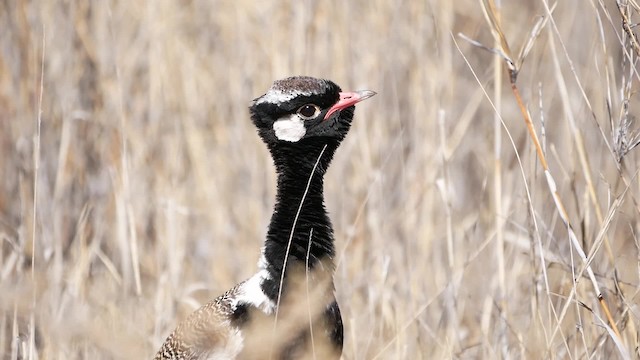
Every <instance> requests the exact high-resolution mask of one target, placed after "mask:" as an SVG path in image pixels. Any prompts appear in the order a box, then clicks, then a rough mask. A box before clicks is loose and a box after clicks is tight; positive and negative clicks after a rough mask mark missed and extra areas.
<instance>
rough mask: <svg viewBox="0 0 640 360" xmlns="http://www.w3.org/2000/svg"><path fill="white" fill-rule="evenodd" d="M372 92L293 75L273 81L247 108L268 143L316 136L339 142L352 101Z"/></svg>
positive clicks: (351, 110)
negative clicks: (346, 88) (344, 88)
mask: <svg viewBox="0 0 640 360" xmlns="http://www.w3.org/2000/svg"><path fill="white" fill-rule="evenodd" d="M375 94H376V93H375V92H373V91H370V90H362V91H355V92H343V91H342V90H341V89H340V87H339V86H338V85H336V84H335V83H334V82H332V81H329V80H324V79H316V78H312V77H307V76H295V77H289V78H286V79H282V80H277V81H275V82H274V83H273V85H272V86H271V88H270V89H269V90H268V91H267V93H266V94H264V95H262V96H260V97H258V98H257V99H255V100H254V101H253V103H252V104H251V107H250V108H249V109H250V112H251V119H252V121H253V123H254V125H255V126H256V127H257V128H258V133H259V134H260V137H262V139H263V140H264V141H265V142H266V143H267V145H269V146H270V147H271V146H273V145H277V144H282V143H289V144H293V143H304V142H305V141H307V139H318V138H324V139H328V140H329V139H330V140H332V141H334V142H336V143H339V142H340V141H342V139H344V137H345V136H346V135H347V132H348V131H349V127H350V126H351V121H352V120H353V111H354V109H355V106H354V105H355V104H356V103H358V102H360V101H362V100H365V99H367V98H370V97H371V96H373V95H375Z"/></svg>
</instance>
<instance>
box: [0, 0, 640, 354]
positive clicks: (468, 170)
mask: <svg viewBox="0 0 640 360" xmlns="http://www.w3.org/2000/svg"><path fill="white" fill-rule="evenodd" d="M502 3H503V4H502V5H503V7H502V8H501V9H500V13H501V16H502V21H503V26H504V33H505V35H506V37H507V40H508V41H509V43H510V45H511V48H512V50H513V52H514V53H517V50H518V49H519V48H520V46H521V44H522V43H523V42H524V41H525V40H526V39H527V38H528V37H529V35H528V34H529V32H530V30H531V28H532V27H533V25H534V24H535V22H536V21H537V19H538V17H539V16H541V15H545V14H546V10H545V7H544V0H540V1H526V0H521V1H503V2H502ZM481 9H482V7H481V4H480V2H478V1H470V0H456V1H435V0H432V1H406V2H392V1H378V0H362V1H324V2H319V1H296V2H291V3H289V4H288V3H285V2H278V1H262V2H253V1H240V0H230V1H222V0H221V1H204V0H202V1H199V0H193V1H187V0H185V1H112V0H107V1H88V0H79V1H49V0H44V1H28V0H16V1H4V2H2V5H0V358H2V359H15V358H26V359H36V358H39V359H143V358H150V357H152V355H153V353H154V351H155V350H156V349H157V347H158V346H159V344H161V342H162V341H163V339H164V337H165V336H166V335H167V334H168V333H169V332H170V331H171V329H173V327H174V326H175V324H176V322H177V321H178V320H179V319H182V318H184V316H185V315H186V314H188V313H189V312H190V311H192V310H193V309H195V308H196V307H197V306H199V305H200V304H202V303H203V302H205V301H206V300H207V299H209V298H212V297H214V296H216V295H218V294H220V293H221V292H223V291H224V290H226V289H228V288H229V287H231V286H233V285H234V284H235V283H237V282H238V281H240V280H243V279H245V278H247V277H248V276H250V275H251V274H252V273H253V272H254V271H255V269H256V261H257V259H258V255H259V248H260V245H261V241H262V239H263V237H264V234H265V230H266V226H267V223H268V220H269V217H270V213H271V210H272V205H273V196H274V189H275V183H274V180H275V178H274V169H273V167H272V165H271V163H270V158H269V155H268V153H267V151H266V149H265V146H264V145H263V144H262V143H261V142H260V140H259V138H258V136H257V135H256V133H255V130H254V128H253V127H252V125H251V123H250V121H249V119H248V111H247V107H248V105H249V102H250V100H251V99H253V98H254V97H256V96H259V95H261V94H263V93H264V92H265V91H266V90H267V89H268V87H269V86H270V84H271V82H272V81H273V80H275V79H278V78H282V77H286V76H290V75H298V74H304V75H312V76H317V77H325V78H328V79H331V80H334V81H335V82H337V83H338V84H340V85H341V86H342V87H343V88H344V89H349V90H356V89H371V90H375V91H377V92H378V95H377V96H376V97H374V98H372V99H370V100H367V101H366V102H364V103H362V104H361V105H358V109H357V111H356V119H355V122H354V126H353V128H352V130H351V133H350V134H349V136H348V137H347V139H346V140H345V142H344V143H343V145H342V146H341V148H340V149H339V151H338V152H337V154H336V157H335V160H334V163H333V165H332V167H331V169H330V170H329V173H328V174H327V177H326V187H327V191H326V203H327V207H328V209H329V210H330V213H331V217H332V219H333V222H334V226H335V230H336V239H337V240H336V246H337V249H338V257H337V262H338V267H337V272H336V276H335V283H336V287H337V297H338V300H339V302H340V306H341V308H342V314H343V318H344V319H343V320H344V323H345V333H346V339H345V347H344V355H343V357H344V358H345V359H371V358H379V359H440V358H463V359H476V358H485V359H497V358H511V359H514V358H530V359H539V358H552V359H587V358H591V359H613V358H621V357H622V356H623V355H622V354H623V353H624V352H626V353H627V354H628V355H629V356H630V357H634V356H639V353H638V346H639V345H640V341H639V335H638V323H639V322H640V306H638V303H639V302H640V295H638V287H639V285H640V279H639V274H640V260H639V259H640V255H639V250H638V249H639V247H640V235H639V233H640V210H639V209H640V206H639V205H638V204H639V203H640V182H639V181H638V178H637V177H636V171H637V170H638V169H639V168H640V167H639V165H640V163H639V161H640V154H639V152H640V149H635V150H632V151H631V152H630V153H629V154H627V155H626V156H625V157H624V159H623V161H622V163H621V164H618V163H617V161H616V156H615V154H614V150H615V149H616V148H618V147H619V146H618V145H616V141H615V140H614V138H615V135H614V134H615V133H616V132H617V129H618V128H619V126H620V122H621V119H625V118H628V119H630V120H633V119H634V117H635V115H636V113H637V110H638V106H637V105H636V104H635V103H636V102H637V100H638V95H637V94H636V92H637V90H638V85H639V83H640V82H639V81H638V79H639V77H638V74H637V73H636V72H635V71H636V69H635V65H636V64H635V61H636V56H635V55H633V54H632V50H631V48H630V47H629V46H627V45H628V41H627V42H625V45H623V43H622V39H623V37H624V36H625V35H624V32H623V30H622V27H621V22H620V15H619V12H618V9H617V7H616V5H615V2H614V1H612V0H604V1H602V2H600V1H596V0H588V1H561V2H559V4H558V6H557V8H556V9H555V11H554V13H553V20H554V22H553V23H547V26H546V27H545V28H544V29H543V30H542V31H541V34H540V37H539V38H538V39H537V41H536V42H535V43H534V46H533V49H532V51H531V53H530V54H529V55H528V57H527V58H526V60H525V62H524V65H523V67H522V71H521V73H520V76H519V78H518V86H519V88H520V91H521V93H522V96H523V98H524V101H525V102H526V106H527V107H528V110H529V111H530V113H531V115H532V118H533V121H534V124H535V127H536V129H537V131H538V134H539V135H540V136H541V141H542V143H543V146H544V149H545V151H546V155H547V157H548V159H549V163H550V170H551V173H552V174H553V176H554V177H555V180H556V183H557V186H558V193H559V195H560V197H561V198H562V200H563V202H564V204H565V206H566V207H567V212H568V213H569V216H570V221H571V222H572V224H573V226H574V228H575V230H576V233H577V235H578V238H579V239H580V241H581V242H582V246H583V247H584V249H585V251H586V252H587V253H589V251H591V250H592V248H594V243H595V242H596V240H597V239H598V233H599V232H600V231H601V229H603V228H606V229H607V230H606V235H607V242H608V244H609V245H610V248H611V250H612V253H611V255H612V257H611V256H610V255H609V254H608V253H607V246H605V245H602V246H601V247H599V248H598V249H597V250H596V251H597V252H596V253H595V256H594V257H593V262H592V265H593V269H594V271H595V273H596V275H597V279H598V281H599V284H600V286H601V287H602V290H603V293H604V296H605V299H606V301H607V303H608V304H609V307H610V308H611V310H612V313H613V314H612V315H613V318H614V319H615V320H616V321H617V322H618V323H617V326H618V328H619V329H620V331H621V335H622V338H621V342H620V345H621V346H620V348H618V347H616V345H615V343H614V341H613V340H612V338H611V336H610V334H609V333H608V331H607V329H606V327H604V326H603V324H604V323H603V322H601V320H600V319H604V318H605V317H604V314H603V312H602V310H601V308H600V307H599V306H598V303H597V300H596V296H595V293H594V291H593V287H592V286H591V284H590V282H589V281H588V279H587V278H585V277H582V278H579V279H578V282H577V283H574V282H573V280H572V279H573V278H574V276H577V275H575V274H576V273H578V272H580V271H581V270H582V265H583V264H582V262H581V260H580V259H579V258H578V256H577V253H576V252H575V251H574V250H573V251H572V247H571V246H570V244H569V240H568V237H567V230H566V228H565V227H564V226H563V224H562V221H561V219H560V217H559V215H558V212H557V210H556V207H555V205H554V202H553V199H552V197H551V194H550V192H549V189H548V187H547V185H546V182H545V180H544V175H543V172H542V169H541V167H540V163H539V162H538V161H537V160H536V155H535V150H534V147H533V145H532V142H531V139H530V138H529V135H528V133H527V132H526V128H525V125H524V121H523V118H522V115H521V114H520V112H519V110H518V108H517V107H516V103H515V100H514V97H513V94H512V93H511V90H510V87H509V85H508V81H507V79H506V72H504V69H500V70H499V71H498V72H495V68H494V62H493V59H494V56H493V55H492V54H491V53H489V52H487V51H485V50H482V49H481V48H479V47H475V46H472V45H471V44H470V43H469V42H467V41H465V40H463V39H462V38H461V37H460V36H458V33H464V34H465V35H466V36H468V37H470V38H473V39H476V40H478V41H481V42H482V43H483V44H485V45H487V46H494V44H493V38H492V35H491V31H490V27H489V26H488V25H487V22H486V21H485V18H484V16H483V13H482V10H481ZM630 15H631V16H633V18H632V19H631V20H632V21H639V19H640V17H638V16H636V13H635V11H634V10H632V12H631V13H630ZM456 42H457V43H458V45H459V46H460V50H458V49H457V48H456ZM463 57H466V58H467V59H468V61H469V64H470V65H469V66H468V65H467V64H465V61H464V58H463ZM43 60H44V61H43ZM630 61H632V62H633V66H630V65H629V63H630ZM501 64H502V62H501ZM42 70H44V72H42ZM472 71H473V72H475V73H476V75H477V77H478V80H479V82H478V81H476V79H474V77H473V74H472ZM496 81H499V85H500V88H501V89H502V92H498V93H496V90H495V89H496ZM483 88H484V90H485V91H486V92H487V93H486V94H485V93H483ZM490 100H491V101H493V103H494V104H497V106H500V107H501V110H500V114H501V115H502V118H503V119H504V125H505V128H501V127H498V131H497V133H498V135H499V139H500V140H499V143H500V147H499V148H498V152H497V153H496V150H495V148H496V122H495V121H496V120H495V114H496V111H495V110H494V109H493V108H492V106H491V103H490ZM626 102H628V105H629V114H628V116H626V115H625V113H624V105H625V103H626ZM500 104H501V105H500ZM571 121H573V122H575V124H576V126H575V127H572V126H571ZM543 124H544V126H543ZM638 129H640V124H637V123H631V125H630V127H629V131H628V133H627V135H626V138H627V139H630V138H631V136H632V135H633V134H632V132H633V131H636V132H637V131H638ZM507 132H508V133H509V134H510V135H511V137H512V138H513V143H511V142H510V140H509V137H508V134H507ZM38 135H39V136H38ZM580 137H583V138H584V146H583V148H584V149H585V150H586V155H587V160H588V167H587V166H586V165H585V163H582V162H581V161H580V158H579V155H578V154H579V151H578V150H579V148H580V147H581V146H582V145H581V144H580V143H579V141H578V140H577V139H579V138H580ZM496 154H497V155H496ZM516 155H519V157H520V160H521V161H522V166H520V163H519V162H518V160H517V157H516ZM618 169H619V170H618ZM588 180H590V181H591V183H592V184H593V186H592V187H591V189H593V190H594V195H595V198H592V197H591V196H590V193H589V190H590V187H589V186H588V183H589V182H588ZM498 181H499V182H498ZM625 182H626V183H628V184H629V185H630V186H629V188H628V190H627V191H626V192H625V189H627V186H626V185H625ZM527 188H528V190H529V192H530V197H531V202H529V201H528V199H527V193H526V189H527ZM35 194H37V196H34V195H35ZM617 197H620V199H621V200H622V201H623V203H622V205H621V206H620V207H616V208H613V207H612V204H614V200H615V199H616V198H617ZM594 200H595V201H594ZM596 209H597V210H596ZM531 210H533V213H532V212H531ZM598 212H600V213H601V214H602V219H603V220H602V221H601V220H600V219H599V216H598ZM607 214H610V217H608V216H607ZM534 219H535V220H536V224H537V228H536V227H535V226H534V221H533V220H534ZM601 239H602V238H601ZM601 244H602V243H601ZM542 259H544V262H543V261H542ZM612 259H615V260H614V261H612ZM616 280H617V284H616ZM574 291H575V294H574ZM577 301H579V302H581V303H584V305H586V306H587V307H588V308H590V309H592V310H593V313H592V312H590V311H589V310H588V309H587V308H585V307H581V306H579V305H578V303H577ZM567 305H568V307H566V312H565V313H563V309H565V306H567ZM605 321H606V320H605ZM620 349H623V350H622V351H621V350H620Z"/></svg>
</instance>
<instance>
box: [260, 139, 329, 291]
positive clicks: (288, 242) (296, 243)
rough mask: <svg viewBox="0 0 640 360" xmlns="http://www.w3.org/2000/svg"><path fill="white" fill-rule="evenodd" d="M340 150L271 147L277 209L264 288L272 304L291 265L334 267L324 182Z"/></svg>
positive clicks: (321, 143)
mask: <svg viewBox="0 0 640 360" xmlns="http://www.w3.org/2000/svg"><path fill="white" fill-rule="evenodd" d="M338 144H339V141H338V140H334V139H329V138H308V139H303V140H301V141H300V142H297V143H276V144H269V145H268V146H269V150H270V152H271V155H272V157H273V161H274V164H275V167H276V172H277V174H278V188H277V194H276V203H275V208H274V212H273V215H272V217H271V223H270V224H269V230H268V232H267V238H266V241H265V246H264V260H265V262H266V264H265V265H266V270H267V271H268V272H269V275H270V276H269V278H270V279H265V281H264V282H263V284H262V287H263V291H264V292H265V294H266V295H267V296H268V297H269V298H271V299H274V300H275V299H277V297H278V292H279V290H280V289H279V288H280V286H279V285H280V279H281V277H282V271H283V269H284V270H285V278H286V277H287V271H289V269H290V268H291V265H298V266H296V267H295V268H297V269H298V268H302V269H304V268H305V267H306V266H308V268H309V269H313V267H314V266H316V265H317V264H318V262H319V261H321V260H322V261H326V260H327V259H329V260H330V261H332V260H331V259H332V258H333V256H334V254H335V249H334V245H333V228H332V226H331V221H330V220H329V216H328V215H327V211H326V209H325V207H324V198H323V181H324V179H323V178H324V174H325V172H326V170H327V168H328V166H329V164H330V162H331V159H332V158H333V154H334V152H335V150H336V148H337V147H338ZM287 250H288V255H287ZM285 258H286V267H285ZM284 284H286V281H285V282H284Z"/></svg>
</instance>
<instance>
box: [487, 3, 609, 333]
mask: <svg viewBox="0 0 640 360" xmlns="http://www.w3.org/2000/svg"><path fill="white" fill-rule="evenodd" d="M483 5H484V6H483V11H484V13H485V16H486V18H487V21H488V23H489V25H490V27H491V31H492V33H493V34H494V37H497V38H498V39H499V40H500V44H501V45H502V51H503V52H505V53H506V54H509V46H508V44H507V43H506V37H505V36H504V34H503V33H502V29H501V28H500V26H499V24H498V22H497V21H496V18H497V15H496V14H495V6H494V5H493V3H492V2H491V0H486V1H484V2H483ZM552 9H553V8H552ZM552 9H549V11H548V14H549V16H551V12H552ZM543 24H544V22H543V23H542V24H541V25H540V26H539V25H538V24H536V26H535V27H534V30H535V31H533V32H532V36H530V37H529V39H528V41H527V44H525V45H524V46H523V47H522V49H523V51H521V54H524V55H526V54H528V52H529V51H530V49H531V47H532V46H533V40H535V38H536V37H537V35H536V34H539V33H540V31H541V29H542V25H543ZM534 35H535V36H534ZM527 49H528V50H527ZM523 61H524V59H523V58H519V59H516V62H515V63H514V61H513V60H512V59H511V60H509V61H507V62H506V65H507V69H508V71H509V75H510V82H511V89H512V91H513V94H514V98H515V100H516V102H517V105H518V108H519V109H520V112H521V115H522V117H523V119H524V121H525V124H526V126H527V130H528V132H529V136H530V138H531V140H532V141H533V145H534V148H535V150H536V153H537V154H538V160H539V161H540V164H541V166H542V168H543V170H544V174H545V178H546V181H547V186H548V188H549V191H550V192H551V195H552V197H553V200H554V203H555V206H556V209H557V211H558V214H559V215H560V218H561V219H562V221H563V222H564V224H565V225H566V228H567V232H568V237H569V239H570V241H571V244H572V246H573V247H574V249H575V250H576V251H577V252H578V255H579V256H580V258H581V260H582V261H583V262H584V264H585V267H586V271H587V274H588V276H589V279H590V280H591V283H592V286H593V288H594V291H595V295H596V299H597V300H598V302H599V303H600V305H601V307H602V309H603V311H604V313H605V315H606V317H607V320H608V321H609V324H610V325H611V328H612V329H613V330H614V333H615V335H616V336H617V337H618V339H620V338H621V336H620V332H619V331H618V329H617V326H616V324H615V321H614V320H613V317H612V315H611V312H610V310H609V307H608V306H607V304H606V301H605V300H604V297H603V295H602V292H601V291H600V287H599V285H598V282H597V280H596V278H595V274H594V272H593V270H592V268H591V266H590V265H589V263H588V261H589V260H588V258H587V256H586V254H585V251H584V250H583V249H582V244H581V242H580V241H578V238H577V236H576V234H575V231H574V229H573V226H572V225H571V222H570V220H569V215H568V213H567V210H566V208H565V206H564V204H563V202H562V200H561V198H560V195H559V194H558V189H557V187H556V182H555V180H554V178H553V176H552V174H551V171H550V169H549V165H548V163H547V160H546V156H545V155H544V151H543V149H542V146H541V144H540V140H539V138H538V135H537V132H536V130H535V127H534V125H533V122H532V121H531V117H530V114H529V112H528V110H527V108H526V106H525V105H524V102H523V100H522V97H521V95H520V92H519V90H518V87H517V85H516V80H517V78H518V72H519V70H520V69H519V68H518V67H517V65H518V64H522V63H523ZM561 318H562V316H561ZM558 329H559V327H557V326H556V329H555V330H554V334H553V335H552V336H551V338H552V339H553V337H554V335H555V333H556V331H557V330H558ZM618 339H617V340H616V341H618Z"/></svg>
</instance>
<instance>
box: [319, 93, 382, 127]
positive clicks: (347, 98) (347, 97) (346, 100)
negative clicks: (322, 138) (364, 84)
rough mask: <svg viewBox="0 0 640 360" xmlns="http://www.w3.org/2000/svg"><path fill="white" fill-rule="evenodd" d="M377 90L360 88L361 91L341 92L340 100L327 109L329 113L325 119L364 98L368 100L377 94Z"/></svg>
mask: <svg viewBox="0 0 640 360" xmlns="http://www.w3.org/2000/svg"><path fill="white" fill-rule="evenodd" d="M375 94H376V92H375V91H371V90H360V91H354V92H341V93H340V100H338V102H337V103H335V104H334V105H333V106H332V107H331V108H330V109H329V111H327V115H325V116H324V120H327V119H329V118H330V117H331V115H333V114H334V113H336V112H338V111H340V110H342V109H346V108H348V107H349V106H353V105H355V104H356V103H359V102H360V101H362V100H366V99H368V98H370V97H372V96H373V95H375Z"/></svg>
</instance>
